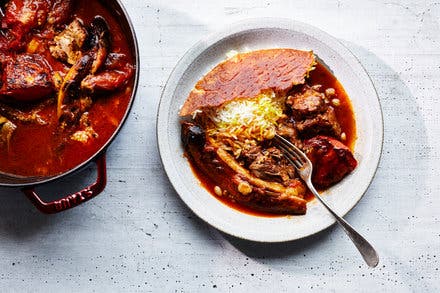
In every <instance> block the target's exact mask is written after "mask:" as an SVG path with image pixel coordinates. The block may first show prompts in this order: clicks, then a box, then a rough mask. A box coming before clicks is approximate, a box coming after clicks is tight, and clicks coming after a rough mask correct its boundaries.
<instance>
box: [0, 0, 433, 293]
mask: <svg viewBox="0 0 440 293" xmlns="http://www.w3.org/2000/svg"><path fill="white" fill-rule="evenodd" d="M123 2H124V4H125V6H126V8H127V10H128V12H129V14H130V15H131V17H132V20H133V22H134V26H135V28H136V30H137V34H138V38H139V43H140V52H141V79H140V87H139V91H138V95H137V99H136V101H135V103H134V107H133V109H132V113H131V115H130V117H129V118H128V121H127V123H126V125H125V127H124V128H123V130H122V131H121V133H120V135H119V136H118V137H117V139H116V140H115V141H114V143H113V144H112V145H111V147H110V149H109V151H108V157H107V160H108V185H107V188H106V189H105V191H104V193H103V194H101V195H100V196H99V197H97V198H96V199H94V200H92V201H90V202H88V203H86V204H84V205H82V206H80V207H77V208H75V209H73V210H70V211H67V212H65V213H62V214H59V215H53V216H45V215H42V214H40V213H39V212H38V211H36V209H35V208H34V207H33V206H31V204H30V203H29V202H28V201H27V200H26V198H25V197H24V196H23V195H22V194H21V193H20V191H19V190H14V189H4V188H2V189H0V291H1V292H10V291H18V292H27V291H28V292H60V291H67V292H81V291H87V292H90V291H97V292H111V291H123V290H125V291H130V292H133V291H134V292H136V291H139V292H150V291H151V292H181V291H182V292H244V291H248V292H270V291H272V292H278V291H288V292H292V291H326V292H327V291H332V292H353V291H359V292H375V291H389V292H390V291H397V292H438V291H439V290H440V281H439V279H440V273H439V267H440V215H439V211H440V199H439V198H440V194H439V191H440V180H439V179H438V178H439V177H440V167H439V165H440V164H439V162H440V126H439V125H440V106H439V103H438V99H439V96H440V82H439V76H440V23H439V19H440V3H438V2H435V1H418V0H406V1H388V2H386V1H351V0H341V1H320V0H311V1H288V0H286V1H257V0H240V1H194V0H193V1H177V0H176V1H140V0H138V1H134V0H133V1H132V0H130V1H129V0H124V1H123ZM256 16H281V17H290V18H292V19H296V20H299V21H303V22H306V23H309V24H311V25H314V26H316V27H318V28H321V29H323V30H325V31H327V32H328V33H330V34H332V35H333V36H335V37H337V38H338V39H340V41H341V42H342V43H344V44H345V45H346V46H347V47H348V48H349V49H350V50H352V51H353V53H354V54H355V55H356V56H357V57H358V58H359V60H360V62H361V63H362V64H363V65H364V66H365V68H366V70H367V71H368V73H369V74H370V75H371V78H372V80H373V82H374V84H375V86H376V88H377V91H378V94H379V97H380V101H381V104H382V108H383V113H384V119H385V140H384V150H383V155H382V159H381V163H380V166H379V169H378V172H377V174H376V177H375V179H374V181H373V184H372V185H371V187H370V188H369V190H368V192H367V193H366V194H365V196H364V198H363V199H362V201H361V202H360V203H359V204H358V206H357V207H356V208H355V209H354V210H353V211H352V212H351V213H350V214H349V215H348V216H347V219H348V220H349V222H350V223H352V224H353V225H354V226H355V227H356V228H358V229H359V230H360V231H361V232H363V234H364V235H365V236H366V237H367V238H368V239H369V240H370V241H371V242H372V243H374V245H375V247H376V248H377V249H378V251H379V254H380V256H381V262H380V264H379V266H378V267H377V268H375V269H370V268H368V267H367V266H366V265H364V263H363V262H362V260H361V259H360V256H359V255H358V253H357V251H356V250H355V249H354V247H353V245H352V244H351V243H350V241H349V240H348V239H347V237H346V236H345V234H344V233H343V232H342V230H341V229H339V228H338V227H331V228H329V229H327V230H326V231H323V232H322V233H319V234H318V235H316V236H313V237H309V238H307V239H304V240H300V241H295V242H288V243H280V244H271V245H268V244H259V243H253V242H248V241H243V240H239V239H236V238H233V237H230V236H228V235H225V234H222V233H220V232H218V231H217V230H215V229H213V228H211V227H210V226H208V225H207V224H205V223H204V222H202V221H201V220H199V219H198V218H197V217H196V216H195V215H194V214H193V213H192V212H191V211H189V209H188V208H187V207H186V206H185V205H184V204H183V203H182V201H181V200H180V199H179V197H178V195H177V194H176V193H175V192H174V190H173V189H172V187H171V186H170V184H169V182H168V180H167V178H166V175H165V173H164V171H163V170H162V166H161V164H160V159H159V156H158V152H157V147H156V138H155V118H156V110H157V105H158V102H159V98H160V93H161V90H162V88H163V85H164V83H165V81H166V79H167V77H168V75H169V74H170V72H171V70H172V68H173V66H174V65H175V64H176V62H177V60H178V59H179V57H180V56H182V55H183V54H184V52H185V51H186V50H187V49H188V48H189V47H191V46H192V45H193V44H194V43H195V42H196V41H198V40H199V39H200V38H202V37H204V36H205V35H206V34H207V33H209V32H212V31H214V30H216V29H221V28H222V27H223V26H224V25H225V24H227V23H231V22H234V21H238V20H241V19H244V18H249V17H256ZM94 176H95V175H94V168H92V167H90V168H88V169H86V170H84V171H83V172H81V173H80V174H78V175H76V176H73V177H69V178H67V179H65V180H62V181H61V182H57V183H53V184H49V185H47V186H44V187H41V188H39V189H38V190H39V191H40V192H41V193H42V194H47V195H48V196H49V195H53V194H59V195H63V194H66V193H67V192H69V191H71V192H72V191H76V190H77V189H79V188H81V187H83V186H84V185H85V184H87V183H88V182H91V181H92V180H93V178H94ZM49 197H50V196H49Z"/></svg>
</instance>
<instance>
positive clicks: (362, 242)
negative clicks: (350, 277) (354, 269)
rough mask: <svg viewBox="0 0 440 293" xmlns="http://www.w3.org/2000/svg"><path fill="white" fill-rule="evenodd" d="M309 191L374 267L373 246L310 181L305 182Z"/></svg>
mask: <svg viewBox="0 0 440 293" xmlns="http://www.w3.org/2000/svg"><path fill="white" fill-rule="evenodd" d="M306 183H307V186H308V187H309V189H310V191H312V193H313V194H314V195H315V197H316V198H317V199H318V200H319V201H320V202H321V203H322V204H323V205H324V206H325V208H326V209H327V210H328V211H329V212H330V213H331V214H332V215H333V217H335V219H336V222H338V224H339V225H341V227H342V229H344V231H345V234H347V235H348V237H350V239H351V241H352V242H353V243H354V245H355V246H356V248H357V249H358V251H359V252H360V254H361V255H362V257H363V258H364V260H365V262H366V263H367V265H368V266H369V267H372V268H374V267H376V266H377V264H378V263H379V255H378V254H377V252H376V250H375V249H374V248H373V246H372V245H371V244H370V243H369V242H368V241H367V240H366V239H365V238H364V237H363V236H362V235H361V234H359V233H358V232H357V231H356V230H355V229H354V228H353V227H352V226H351V225H350V224H349V223H348V222H347V221H345V220H344V219H343V218H342V217H340V216H339V215H338V214H336V213H335V212H334V211H333V209H332V208H331V207H330V206H329V205H328V204H327V202H326V201H325V200H324V199H323V198H322V197H321V196H320V195H319V193H318V191H316V189H315V187H314V186H313V184H312V182H306Z"/></svg>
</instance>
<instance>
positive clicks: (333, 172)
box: [304, 136, 357, 188]
mask: <svg viewBox="0 0 440 293" xmlns="http://www.w3.org/2000/svg"><path fill="white" fill-rule="evenodd" d="M304 149H305V152H306V154H307V157H308V158H309V159H310V161H312V164H313V176H312V181H313V184H315V185H316V186H318V187H320V188H324V187H329V186H330V185H333V184H334V183H337V182H339V181H341V180H342V178H344V177H345V176H346V175H347V174H349V173H350V172H351V171H353V170H354V168H356V166H357V161H356V159H355V158H354V156H353V154H352V152H351V151H350V149H349V148H348V147H347V146H345V145H344V144H343V143H341V142H340V141H338V140H336V139H334V138H331V137H327V136H316V137H313V138H311V139H309V140H306V141H305V143H304Z"/></svg>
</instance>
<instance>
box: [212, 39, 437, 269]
mask: <svg viewBox="0 0 440 293" xmlns="http://www.w3.org/2000/svg"><path fill="white" fill-rule="evenodd" d="M343 43H344V44H345V45H346V46H347V47H348V48H349V49H350V50H351V51H352V52H353V53H354V54H355V56H356V57H357V58H358V59H359V60H360V62H361V63H362V65H363V66H364V67H365V69H366V71H367V73H368V74H369V75H370V78H371V79H372V81H373V84H374V86H375V88H376V91H377V93H378V96H379V100H380V103H381V107H382V112H383V116H384V145H383V150H382V157H381V161H380V164H379V167H378V170H377V172H376V174H375V177H374V179H373V181H372V184H371V185H370V187H369V189H368V190H367V192H366V194H365V195H364V197H363V198H362V200H361V201H360V203H359V204H358V205H357V206H356V207H355V208H354V209H353V210H352V211H351V212H350V213H349V214H348V215H347V216H346V217H345V218H346V219H347V220H348V221H349V222H350V223H352V224H353V226H354V227H355V228H357V229H358V230H359V232H361V234H363V235H364V236H365V237H366V238H367V239H368V240H369V241H371V242H372V243H373V245H374V246H375V247H376V248H377V249H378V250H379V254H380V255H383V256H385V258H383V259H382V260H381V262H382V263H385V262H386V263H390V265H392V262H391V260H397V259H399V256H398V251H393V250H392V249H391V248H389V249H388V247H394V245H389V243H387V241H392V242H399V241H401V239H402V236H400V235H397V234H399V233H401V231H399V230H400V229H401V228H400V227H404V228H402V229H403V230H404V231H406V232H407V233H411V228H410V227H411V225H410V224H411V223H409V220H408V219H409V217H408V215H411V214H417V213H418V212H417V211H421V210H422V209H424V206H423V204H422V197H423V192H421V191H423V190H425V189H426V188H427V185H426V178H428V177H429V168H427V167H428V166H427V160H423V159H420V154H419V152H420V150H422V151H423V150H427V151H429V150H428V149H427V134H426V127H425V124H424V121H423V118H422V115H421V113H420V111H419V109H418V108H417V103H416V102H417V101H416V98H415V97H414V96H412V94H411V91H410V89H409V88H408V86H407V85H406V84H405V82H403V81H402V80H401V79H400V77H399V74H398V73H396V72H395V71H394V70H393V69H392V68H391V67H390V66H389V65H387V64H386V63H385V62H384V61H382V60H381V59H380V58H379V57H378V56H376V55H375V54H373V53H372V52H370V51H368V50H367V49H365V48H363V47H360V46H358V45H355V44H353V43H349V42H347V41H344V42H343ZM408 138H410V141H408ZM413 138H417V139H413ZM426 155H427V156H428V154H426ZM428 157H429V156H428ZM409 163H410V164H411V167H410V168H408V167H407V166H408V164H409ZM414 173H416V175H414ZM384 186H386V189H384ZM402 199H408V200H406V201H405V200H402ZM410 199H414V200H410ZM397 211H398V212H397ZM415 211H416V212H415ZM389 227H395V229H391V230H390V228H389ZM333 233H338V234H337V236H341V237H336V235H335V237H333ZM389 233H396V235H394V236H393V237H391V238H390V235H389ZM218 235H221V236H222V237H223V238H224V239H225V240H227V241H228V242H230V243H231V245H233V246H234V247H235V248H236V249H238V250H239V251H241V252H242V253H243V254H245V255H246V256H248V257H252V258H254V259H257V260H258V259H264V261H265V263H266V264H268V262H269V263H270V259H277V258H281V257H286V256H303V255H304V254H306V253H307V251H310V250H315V249H321V248H322V249H324V250H326V249H328V250H329V251H330V252H337V253H338V254H341V253H344V251H338V246H339V245H338V244H337V243H334V242H333V241H332V239H338V240H337V241H347V243H348V242H349V239H348V238H347V237H345V235H343V231H342V230H341V229H340V228H339V227H337V226H336V225H333V226H331V227H329V228H327V229H325V230H324V231H322V232H320V233H317V234H314V235H312V236H309V237H306V238H303V239H299V240H297V241H290V242H284V243H259V242H253V241H248V240H243V239H239V238H236V237H233V236H230V235H226V234H223V233H219V234H218ZM342 236H344V237H342ZM395 244H396V245H398V244H397V243H395ZM344 245H345V244H344ZM349 245H351V244H347V245H346V247H347V248H348V247H349ZM318 246H319V247H318ZM330 246H332V248H327V247H330ZM350 253H352V254H353V255H356V254H357V251H356V249H355V248H354V247H353V249H352V251H351V252H350ZM356 256H357V255H356ZM359 262H361V259H360V257H359Z"/></svg>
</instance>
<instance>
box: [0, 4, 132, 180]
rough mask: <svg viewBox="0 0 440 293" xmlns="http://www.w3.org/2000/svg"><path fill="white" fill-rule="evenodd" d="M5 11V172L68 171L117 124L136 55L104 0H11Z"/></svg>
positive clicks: (0, 60)
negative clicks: (102, 0)
mask: <svg viewBox="0 0 440 293" xmlns="http://www.w3.org/2000/svg"><path fill="white" fill-rule="evenodd" d="M1 10H2V11H1V12H2V13H1V20H0V23H1V28H0V31H1V34H0V69H1V71H0V73H1V78H0V172H1V173H5V174H11V175H15V176H53V175H57V174H60V173H63V172H65V171H68V170H69V169H71V168H73V167H75V166H77V165H78V164H80V163H82V162H84V161H86V160H87V159H88V158H90V157H91V156H92V155H94V154H95V153H96V152H97V151H98V150H99V149H100V148H101V147H102V146H103V145H104V144H105V143H106V142H107V140H108V139H109V138H110V137H111V135H112V134H113V133H114V131H115V130H116V129H117V127H118V125H119V123H120V122H121V120H122V119H123V117H124V114H125V112H126V109H127V107H128V105H129V102H130V95H131V92H132V87H133V82H134V81H133V79H134V78H133V74H134V68H133V65H132V64H134V61H133V60H134V56H132V53H131V50H130V48H129V47H128V42H127V39H126V36H125V35H124V32H123V31H122V29H121V27H120V26H119V24H118V22H117V19H116V18H115V17H114V16H113V14H112V13H111V12H110V11H109V10H107V8H106V7H104V5H102V4H101V2H100V1H87V0H79V1H74V0H66V1H63V0H11V1H6V4H4V5H3V6H2V7H1Z"/></svg>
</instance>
